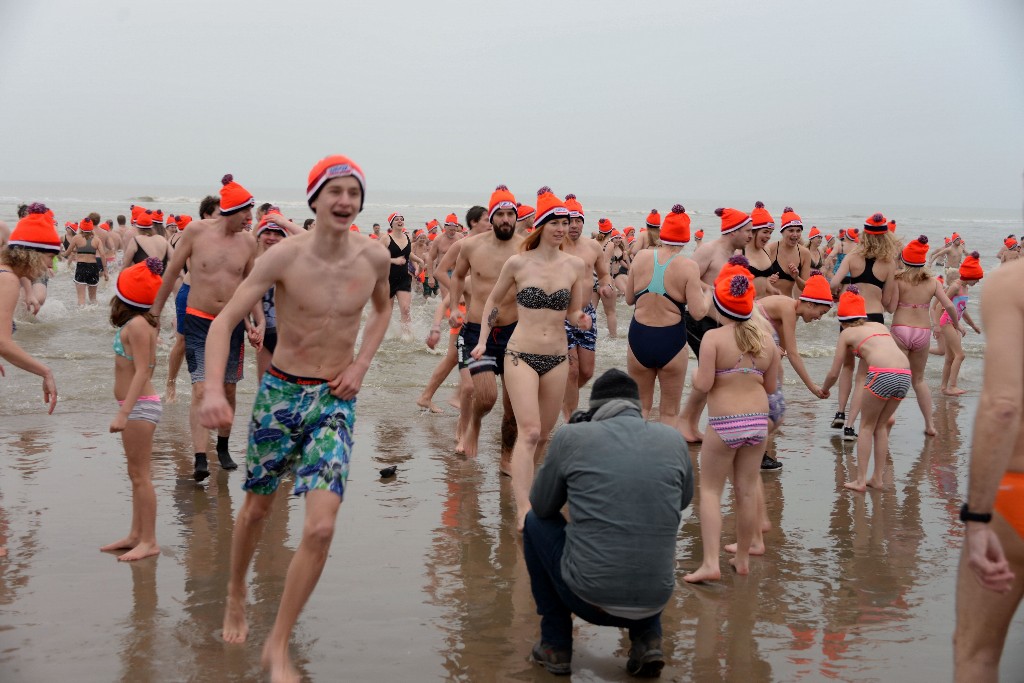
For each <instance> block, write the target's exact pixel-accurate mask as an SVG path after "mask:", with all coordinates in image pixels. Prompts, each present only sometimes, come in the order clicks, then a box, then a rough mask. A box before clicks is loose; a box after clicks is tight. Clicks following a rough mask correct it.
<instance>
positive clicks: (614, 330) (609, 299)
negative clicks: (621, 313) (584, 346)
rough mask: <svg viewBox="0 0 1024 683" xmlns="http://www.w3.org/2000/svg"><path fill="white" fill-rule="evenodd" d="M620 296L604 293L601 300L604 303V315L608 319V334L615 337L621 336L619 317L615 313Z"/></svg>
mask: <svg viewBox="0 0 1024 683" xmlns="http://www.w3.org/2000/svg"><path fill="white" fill-rule="evenodd" d="M617 299H618V297H617V296H616V295H615V294H602V295H601V302H602V303H603V304H604V315H605V317H606V318H607V319H608V336H609V337H611V338H612V339H615V338H617V337H618V336H619V331H618V330H619V323H618V317H617V315H616V313H615V302H616V300H617Z"/></svg>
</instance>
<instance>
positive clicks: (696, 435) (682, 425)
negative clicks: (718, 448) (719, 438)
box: [679, 391, 707, 443]
mask: <svg viewBox="0 0 1024 683" xmlns="http://www.w3.org/2000/svg"><path fill="white" fill-rule="evenodd" d="M705 405H707V396H706V395H705V394H701V393H699V392H696V391H691V392H690V395H689V396H688V397H687V398H686V404H685V405H684V406H683V412H682V413H681V414H680V415H679V432H680V433H681V434H682V435H683V438H684V439H686V441H687V442H689V443H700V442H701V441H703V440H704V434H703V433H702V432H701V431H700V425H699V424H698V423H699V422H700V416H701V413H703V412H704V406H705Z"/></svg>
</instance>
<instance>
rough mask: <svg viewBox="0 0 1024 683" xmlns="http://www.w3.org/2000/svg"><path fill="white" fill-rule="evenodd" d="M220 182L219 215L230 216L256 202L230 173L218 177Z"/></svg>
mask: <svg viewBox="0 0 1024 683" xmlns="http://www.w3.org/2000/svg"><path fill="white" fill-rule="evenodd" d="M220 184H221V188H220V215H222V216H230V215H231V214H233V213H238V212H239V211H242V210H243V209H246V208H248V207H250V206H252V205H253V204H255V203H256V200H255V199H253V198H252V195H251V194H249V190H247V189H245V188H244V187H242V186H241V185H239V184H238V183H236V182H235V176H233V175H231V174H230V173H228V174H227V175H225V176H224V177H223V178H221V179H220ZM161 218H162V216H161Z"/></svg>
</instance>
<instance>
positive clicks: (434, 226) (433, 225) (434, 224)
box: [427, 218, 441, 232]
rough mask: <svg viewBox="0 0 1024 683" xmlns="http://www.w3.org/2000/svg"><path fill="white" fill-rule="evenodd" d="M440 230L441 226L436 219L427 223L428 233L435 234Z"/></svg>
mask: <svg viewBox="0 0 1024 683" xmlns="http://www.w3.org/2000/svg"><path fill="white" fill-rule="evenodd" d="M440 228H441V224H440V223H439V222H438V220H437V219H436V218H432V219H431V220H430V222H428V223H427V230H428V231H429V232H437V231H438V230H439V229H440Z"/></svg>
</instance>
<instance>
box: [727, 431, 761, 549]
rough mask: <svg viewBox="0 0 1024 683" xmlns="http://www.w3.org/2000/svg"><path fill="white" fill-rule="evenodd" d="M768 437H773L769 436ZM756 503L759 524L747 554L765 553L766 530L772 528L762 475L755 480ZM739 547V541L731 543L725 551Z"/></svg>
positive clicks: (755, 527) (756, 526)
mask: <svg viewBox="0 0 1024 683" xmlns="http://www.w3.org/2000/svg"><path fill="white" fill-rule="evenodd" d="M768 438H771V437H770V436H769V437H768ZM766 443H767V442H766ZM759 469H760V468H759ZM754 504H755V506H756V510H757V524H756V525H755V526H754V531H753V536H752V537H751V540H750V549H749V550H747V554H748V555H764V551H765V542H764V532H766V531H768V530H769V529H771V528H772V522H771V520H770V519H768V503H767V502H766V501H765V497H764V480H763V479H761V477H757V478H756V479H755V480H754ZM738 547H739V543H730V544H728V545H727V546H725V552H727V553H735V552H736V549H737V548H738Z"/></svg>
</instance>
